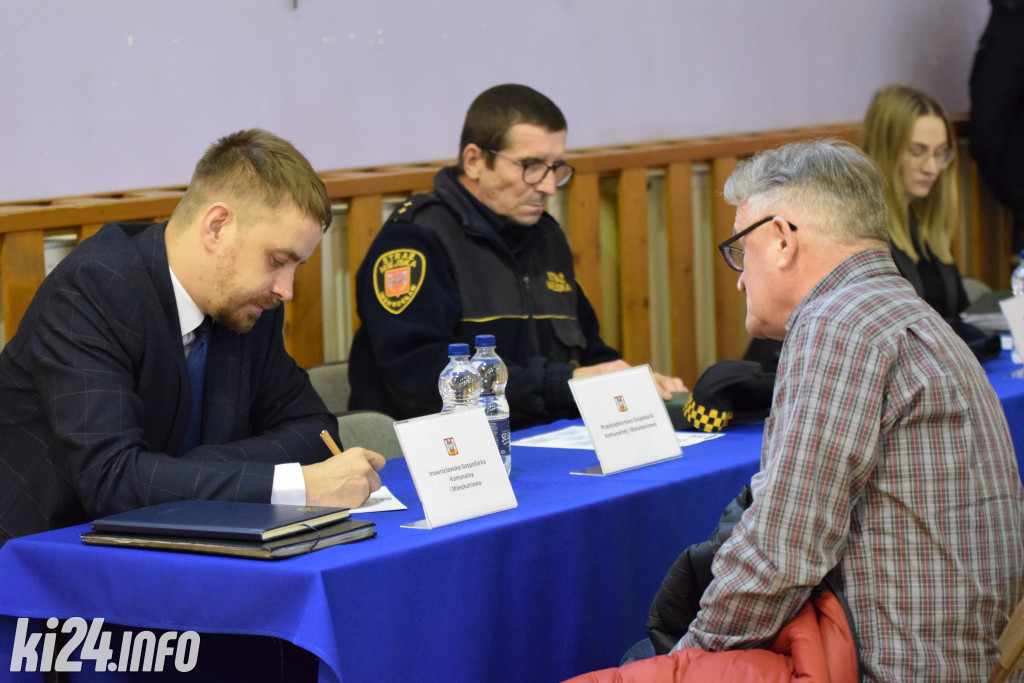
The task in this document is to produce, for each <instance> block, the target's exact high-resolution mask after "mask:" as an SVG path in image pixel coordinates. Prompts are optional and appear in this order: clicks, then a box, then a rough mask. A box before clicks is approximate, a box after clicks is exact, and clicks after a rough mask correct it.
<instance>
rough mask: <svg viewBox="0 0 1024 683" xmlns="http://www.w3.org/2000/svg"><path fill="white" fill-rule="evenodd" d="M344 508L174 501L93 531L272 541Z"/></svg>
mask: <svg viewBox="0 0 1024 683" xmlns="http://www.w3.org/2000/svg"><path fill="white" fill-rule="evenodd" d="M348 514H349V513H348V508H334V507H317V506H309V505H274V504H271V503H236V502H231V501H222V500H178V501H173V502H170V503H160V504H158V505H150V506H147V507H144V508H139V509H137V510H130V511H128V512H121V513H118V514H116V515H110V516H108V517H101V518H100V519H97V520H96V521H94V522H93V523H92V530H93V531H102V532H114V533H120V534H125V533H130V534H145V535H148V536H187V537H189V538H192V539H196V538H207V539H210V538H220V539H232V540H239V541H260V542H263V541H271V540H273V539H276V538H281V537H283V536H290V535H292V534H296V533H301V532H305V531H310V529H311V528H313V529H316V528H318V527H322V526H324V525H327V524H332V523H334V522H337V521H340V520H343V519H347V518H348Z"/></svg>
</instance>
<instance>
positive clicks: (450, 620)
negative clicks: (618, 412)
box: [0, 421, 761, 683]
mask: <svg viewBox="0 0 1024 683" xmlns="http://www.w3.org/2000/svg"><path fill="white" fill-rule="evenodd" d="M568 424H579V422H578V421H576V422H562V423H555V424H554V425H552V426H550V427H545V428H539V429H535V430H527V431H525V432H520V433H517V434H516V437H520V436H525V435H529V434H532V433H537V432H539V431H543V430H547V429H557V428H559V427H562V426H566V425H568ZM760 441H761V426H760V425H756V426H749V427H743V428H738V429H736V430H734V431H731V432H730V433H728V434H726V435H724V436H722V437H720V438H719V439H716V440H714V441H711V442H708V443H705V444H701V445H697V446H693V447H688V448H687V449H685V452H684V456H683V457H682V458H680V459H676V460H672V461H668V462H664V463H659V464H655V465H651V466H648V467H644V468H641V469H637V470H633V471H628V472H621V473H618V474H615V475H613V476H608V477H590V476H580V475H572V474H570V473H569V472H570V470H578V469H581V468H584V467H586V466H588V465H591V464H595V463H596V459H595V456H594V454H593V452H592V451H582V450H554V449H544V448H514V449H513V464H512V477H511V480H512V485H513V489H514V491H515V494H516V498H517V500H518V503H519V506H518V507H517V508H516V509H514V510H509V511H505V512H500V513H496V514H492V515H488V516H485V517H480V518H477V519H472V520H468V521H465V522H460V523H458V524H454V525H451V526H446V527H441V528H438V529H433V530H414V529H402V528H400V525H401V524H403V523H407V522H412V521H416V520H419V519H422V518H423V510H422V507H421V506H420V504H419V500H418V498H417V496H416V492H415V489H414V487H413V484H412V481H411V479H410V478H409V474H408V470H407V468H406V467H405V463H404V461H403V460H401V459H399V460H392V461H389V463H388V465H387V467H386V468H385V469H384V470H383V472H382V474H383V478H384V481H385V483H386V484H387V485H388V487H389V488H390V489H391V491H392V493H394V494H395V495H396V496H397V497H398V498H399V499H400V500H402V501H403V502H404V503H406V504H407V505H408V506H409V509H408V510H406V511H402V512H384V513H377V514H374V515H368V517H369V518H371V519H373V520H375V521H376V522H377V530H378V537H377V538H375V539H372V540H369V541H363V542H359V543H355V544H352V545H348V546H340V547H335V548H328V549H325V550H321V551H317V552H315V553H312V554H310V555H305V556H301V557H295V558H291V559H287V560H283V561H278V562H262V561H256V560H243V559H232V558H220V557H209V556H200V555H187V554H177V553H167V552H157V551H145V550H134V549H120V548H102V547H90V546H84V545H82V544H81V543H80V542H79V536H78V535H79V533H81V532H82V531H84V530H86V528H87V527H86V526H84V525H83V526H79V527H71V528H67V529H60V530H56V531H51V532H46V533H42V534H37V535H34V536H30V537H25V538H20V539H15V540H13V541H10V542H8V543H7V544H6V545H5V546H4V547H3V549H0V576H2V577H3V579H2V584H0V614H7V615H18V616H29V617H39V618H48V617H59V618H65V617H72V616H80V617H83V618H85V619H86V620H89V619H92V618H94V617H103V618H105V619H106V620H107V621H108V622H115V623H119V624H126V625H131V626H140V627H149V628H163V629H170V630H186V629H187V630H194V631H198V632H200V633H243V634H259V635H270V636H276V637H280V638H283V639H286V640H288V641H291V642H292V643H295V644H297V645H299V646H300V647H302V648H304V649H306V650H308V651H310V652H312V653H313V654H315V655H316V656H317V657H319V658H320V659H321V662H322V663H321V667H320V678H321V680H323V681H337V680H341V681H345V682H346V683H352V682H362V681H429V680H438V681H442V680H443V681H488V680H493V681H507V680H523V681H557V680H561V679H564V678H567V677H569V676H572V675H575V674H578V673H582V672H584V671H588V670H591V669H595V668H602V667H606V666H612V665H614V664H617V663H618V660H619V658H620V657H621V655H622V653H623V652H624V651H625V649H626V648H627V647H628V646H629V645H630V644H632V643H633V642H635V641H636V640H638V639H639V638H640V637H642V636H643V635H644V623H645V621H646V612H647V608H648V606H649V605H650V601H651V599H652V598H653V596H654V593H655V592H656V590H657V588H658V586H659V585H660V582H661V580H662V578H663V577H664V574H665V571H666V570H667V569H668V567H669V566H670V565H671V563H672V562H673V560H674V559H675V557H676V555H677V554H678V553H679V552H681V551H682V549H683V548H685V547H686V546H687V545H689V544H691V543H694V542H697V541H700V540H703V539H705V538H707V536H708V535H709V534H710V532H711V530H712V528H713V527H714V525H715V523H716V522H717V520H718V517H719V515H720V513H721V510H722V508H723V507H724V506H725V505H726V504H727V503H728V501H729V500H730V499H731V498H732V497H733V496H734V495H735V494H736V493H737V492H738V491H739V489H740V488H741V487H742V486H743V484H744V483H746V482H747V481H748V480H749V478H750V476H751V475H752V474H753V473H754V472H755V471H756V469H757V464H758V460H759V450H760ZM14 623H15V622H14V620H13V619H6V620H5V621H4V622H3V625H0V662H5V661H6V662H9V661H10V647H11V643H12V642H13V636H12V634H13V629H14ZM5 631H6V633H5ZM202 654H203V653H202V650H201V651H200V659H201V658H202ZM87 666H89V663H87ZM3 668H4V669H6V668H8V667H3ZM88 678H89V677H88V676H87V675H86V674H85V673H83V674H82V675H81V676H80V677H78V678H77V679H78V680H88ZM104 680H109V678H107V677H105V678H104Z"/></svg>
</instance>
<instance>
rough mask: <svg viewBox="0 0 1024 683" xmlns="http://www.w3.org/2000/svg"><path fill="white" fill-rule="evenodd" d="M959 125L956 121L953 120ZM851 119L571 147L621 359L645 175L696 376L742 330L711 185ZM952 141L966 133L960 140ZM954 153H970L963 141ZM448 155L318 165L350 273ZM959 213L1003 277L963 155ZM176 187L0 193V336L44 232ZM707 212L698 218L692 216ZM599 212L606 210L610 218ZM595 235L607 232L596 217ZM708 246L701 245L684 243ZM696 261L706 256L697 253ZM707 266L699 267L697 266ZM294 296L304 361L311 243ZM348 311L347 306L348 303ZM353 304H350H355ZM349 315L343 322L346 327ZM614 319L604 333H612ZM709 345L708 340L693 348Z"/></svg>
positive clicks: (33, 273) (312, 284)
mask: <svg viewBox="0 0 1024 683" xmlns="http://www.w3.org/2000/svg"><path fill="white" fill-rule="evenodd" d="M958 127H959V129H960V130H961V131H963V130H965V126H963V122H962V121H960V122H958ZM856 130H857V125H856V124H840V125H832V126H818V127H812V128H800V129H793V130H779V131H769V132H761V133H754V134H749V135H730V136H721V137H712V138H701V139H689V140H670V141H655V142H648V143H644V144H635V145H619V146H610V147H600V148H593V149H580V150H574V151H573V152H571V153H570V154H569V155H568V160H569V161H570V163H572V164H573V165H574V166H575V167H576V173H575V175H574V176H573V180H572V182H571V183H569V185H568V188H567V189H566V190H564V191H563V192H564V194H563V195H561V196H560V197H559V202H560V203H561V204H562V207H563V209H564V211H563V215H562V219H563V226H564V227H565V229H566V231H567V233H568V236H569V241H570V244H571V245H572V249H573V254H574V257H575V264H576V276H577V279H578V280H579V282H580V284H581V286H582V287H583V289H584V291H586V292H587V294H588V296H589V298H590V299H591V301H592V303H593V304H594V308H595V310H597V311H598V312H599V314H600V313H601V311H602V310H605V306H604V301H605V298H606V297H610V299H609V301H617V302H618V309H617V316H616V319H617V328H616V329H615V330H613V331H607V332H606V336H611V337H612V338H614V339H617V340H618V343H619V346H620V349H621V351H622V353H623V355H624V357H625V358H626V360H628V361H629V362H630V363H633V364H639V363H647V362H651V360H652V348H653V346H655V341H656V340H653V339H652V337H651V329H652V307H651V301H652V295H653V294H655V292H652V291H651V284H650V281H649V277H648V270H649V266H650V264H649V262H648V261H649V258H648V253H649V245H648V240H649V239H650V236H651V235H652V234H655V231H652V226H651V222H652V221H651V220H650V219H649V215H648V214H649V206H650V199H651V198H650V196H649V192H650V191H649V185H650V183H649V180H650V178H651V177H652V176H655V175H657V176H659V177H660V178H661V179H662V183H663V185H662V186H663V188H664V189H663V191H661V192H660V194H659V197H660V201H663V202H664V206H663V211H661V212H659V215H663V216H664V225H661V226H655V227H657V228H660V230H658V231H657V234H664V235H665V238H664V244H660V243H659V244H658V245H656V246H657V249H659V250H660V249H664V250H666V253H667V258H668V263H669V264H670V265H669V268H668V272H667V281H666V282H665V283H663V284H662V285H656V286H657V287H664V288H665V290H666V291H665V292H657V294H659V295H662V294H664V295H667V297H668V321H667V324H668V328H669V330H670V335H669V336H670V342H669V346H670V364H671V367H670V368H668V367H662V368H658V369H659V370H661V371H663V372H672V373H674V374H676V375H678V376H680V377H682V378H683V379H684V380H685V381H686V382H687V383H688V384H690V385H691V386H692V383H693V382H695V381H696V378H697V376H698V375H699V373H700V372H701V371H702V370H703V369H704V367H705V366H706V365H708V364H709V363H710V362H713V361H714V360H718V359H722V358H737V357H740V356H741V355H742V353H743V351H744V349H745V348H746V345H747V343H748V341H749V338H748V336H747V334H746V332H745V330H744V325H743V320H744V315H745V302H744V298H743V296H742V295H741V294H740V293H739V292H737V290H736V275H735V273H734V272H732V271H730V270H729V269H728V268H727V267H726V265H725V264H724V262H723V261H722V259H720V258H718V257H717V252H716V251H715V250H714V246H713V245H714V244H715V243H717V242H719V241H721V240H723V239H725V238H726V237H727V236H728V235H729V234H730V233H731V231H732V223H733V216H734V208H733V207H731V206H728V205H727V204H726V203H725V202H724V200H723V199H722V197H721V188H722V186H723V184H724V182H725V179H726V178H727V177H728V176H729V174H730V173H731V172H732V171H733V170H734V169H735V167H736V164H737V163H738V161H739V160H740V159H742V158H743V157H746V156H749V155H751V154H754V153H756V152H758V151H760V150H763V149H769V148H772V147H776V146H778V145H781V144H784V143H788V142H793V141H797V140H804V139H810V138H822V137H835V138H842V139H846V140H851V141H852V140H853V139H854V137H855V135H856ZM961 144H962V145H963V141H962V143H961ZM961 158H962V159H965V160H966V158H967V155H966V154H964V153H962V154H961ZM445 163H447V162H435V163H424V164H413V165H398V166H387V167H379V168H368V169H355V170H338V171H326V172H323V173H321V176H322V177H323V179H324V182H325V184H326V186H327V190H328V193H329V194H330V196H331V198H332V200H333V201H334V202H335V203H336V204H339V205H344V206H345V207H347V231H346V240H347V254H348V264H347V269H348V277H349V278H352V277H353V274H354V273H355V271H356V269H357V268H358V266H359V263H360V261H361V260H362V257H363V255H364V254H365V253H366V250H367V248H368V247H369V245H370V242H371V241H372V240H373V238H374V236H375V235H376V233H377V231H378V230H379V229H380V226H381V216H382V212H383V209H384V206H385V202H386V201H388V200H390V199H393V198H395V197H404V196H408V195H411V194H413V193H416V192H420V191H424V190H426V189H429V188H430V186H431V183H432V180H433V176H434V174H435V173H436V171H437V169H439V168H440V167H442V166H443V165H445ZM700 173H706V178H707V185H708V187H709V189H710V191H709V192H706V193H703V194H702V193H700V192H697V191H695V190H694V185H695V183H694V178H695V177H696V175H697V174H700ZM609 179H611V181H613V182H614V185H615V188H616V192H615V193H614V206H615V208H614V212H613V214H614V216H613V217H612V218H611V219H610V220H612V221H613V223H614V231H613V232H612V233H611V234H615V235H617V238H616V239H615V240H614V242H613V243H609V240H607V239H605V240H604V241H602V239H601V235H602V230H601V221H602V211H601V208H600V207H601V202H602V201H605V199H606V194H607V192H606V188H607V184H608V180H609ZM961 187H962V194H961V196H962V199H963V202H964V206H965V221H964V224H965V225H967V226H968V229H967V230H966V231H965V233H964V234H963V235H961V237H960V239H959V240H958V242H957V250H956V255H957V259H958V262H959V263H960V265H961V269H962V270H963V271H964V274H965V275H969V276H972V277H975V278H977V279H979V280H981V281H983V282H985V283H987V284H988V285H990V286H993V287H1005V286H1006V284H1005V279H1006V277H1007V274H1008V273H1009V227H1008V220H1007V218H1006V216H1005V214H1004V212H1002V211H1001V209H1000V208H999V207H998V205H997V204H996V203H995V202H994V200H992V199H991V197H990V196H989V195H988V193H987V192H986V191H985V188H984V187H981V185H980V182H979V180H978V175H977V171H976V168H975V166H974V164H973V163H971V162H969V161H968V162H967V163H963V164H961ZM183 191H184V188H183V187H170V188H159V189H150V190H141V191H132V192H123V193H116V194H104V195H93V196H83V197H66V198H60V199H53V200H46V201H28V202H14V203H7V204H0V240H2V241H0V305H2V310H3V319H4V335H5V341H6V339H9V338H10V337H11V336H12V335H13V333H14V330H15V329H16V328H17V325H18V322H19V321H20V319H21V316H22V315H23V313H24V311H25V308H26V307H27V306H28V303H29V301H30V299H31V297H32V295H33V293H34V292H35V290H36V288H37V287H38V286H39V284H40V283H41V282H42V280H43V276H44V254H43V252H44V246H43V244H44V237H45V236H49V235H55V234H72V235H74V236H75V238H76V239H78V240H81V239H84V238H86V237H88V236H89V235H91V234H93V233H94V232H96V230H98V229H99V227H100V226H101V225H102V224H103V223H105V222H107V221H114V220H118V221H123V220H163V219H164V218H166V217H167V216H168V215H170V213H171V211H172V210H173V208H174V206H175V205H176V203H177V201H178V199H179V198H180V196H181V194H182V192H183ZM695 215H698V216H705V217H706V220H695V218H694V216H695ZM604 220H609V219H608V218H607V217H605V218H604ZM603 232H604V234H606V235H607V234H609V232H608V231H607V230H605V231H603ZM695 242H696V243H697V244H703V245H705V246H704V247H703V248H701V249H700V250H699V251H696V250H695V247H694V244H695ZM604 250H613V251H614V252H617V255H618V258H617V262H618V274H617V277H614V276H613V277H609V274H608V273H604V274H602V272H601V263H602V252H603V251H604ZM702 264H703V266H702ZM698 270H702V272H708V273H710V274H711V275H710V277H703V278H700V279H699V280H698V278H697V277H695V272H697V271H698ZM294 291H295V298H294V300H293V301H292V302H290V303H289V304H288V305H287V306H286V328H285V340H286V345H287V347H288V349H289V351H290V352H291V354H292V355H293V356H294V357H295V358H296V360H297V361H298V362H299V364H300V365H303V366H306V367H309V366H311V365H314V364H317V363H320V362H322V361H323V360H324V334H323V331H324V324H325V323H324V315H323V295H324V294H323V286H322V277H321V269H320V250H317V252H316V253H315V254H314V258H313V259H312V260H311V262H310V264H308V265H307V266H305V267H303V268H299V269H298V271H297V275H296V282H295V288H294ZM701 297H704V299H705V300H709V301H712V302H713V306H712V310H711V312H710V313H705V314H703V315H701V314H700V313H699V309H700V308H701V307H700V305H699V302H700V300H701ZM346 309H347V310H351V311H354V310H355V308H354V306H351V307H346ZM350 315H353V316H354V313H351V314H350ZM357 323H358V321H354V324H353V326H352V328H351V329H355V325H356V324H357ZM611 332H614V334H610V333H611ZM702 344H703V346H704V347H705V348H706V347H708V345H709V344H710V347H711V348H712V349H713V352H712V353H710V354H708V353H705V354H703V356H702V355H701V354H700V352H699V348H700V347H701V345H702Z"/></svg>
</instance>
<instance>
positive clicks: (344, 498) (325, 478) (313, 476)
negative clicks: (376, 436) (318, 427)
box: [302, 429, 385, 508]
mask: <svg viewBox="0 0 1024 683" xmlns="http://www.w3.org/2000/svg"><path fill="white" fill-rule="evenodd" d="M320 438H321V439H322V440H323V442H324V443H325V444H327V448H328V450H329V451H330V457H329V458H327V459H326V460H324V461H322V462H318V463H316V464H313V465H304V466H303V467H302V476H303V478H304V479H305V482H306V504H307V505H326V506H331V507H347V508H355V507H359V506H360V505H362V504H363V503H364V502H365V501H366V499H367V498H368V497H369V496H370V494H371V493H372V492H373V491H376V490H377V489H379V488H380V476H379V475H378V474H377V472H378V471H380V470H381V469H382V468H383V467H384V465H385V460H384V457H383V456H382V455H381V454H380V453H375V452H374V451H368V450H366V449H365V448H359V447H358V446H357V447H355V448H348V449H345V450H344V451H343V450H341V449H340V448H338V444H337V443H335V441H334V439H333V438H331V435H330V434H329V433H328V432H327V430H326V429H325V430H324V431H322V432H320Z"/></svg>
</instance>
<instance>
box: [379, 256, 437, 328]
mask: <svg viewBox="0 0 1024 683" xmlns="http://www.w3.org/2000/svg"><path fill="white" fill-rule="evenodd" d="M426 272H427V259H426V258H424V257H423V254H422V253H420V252H418V251H416V250H415V249H392V250H391V251H388V252H385V253H383V254H381V255H380V257H379V258H378V259H377V262H376V263H374V264H373V289H374V292H375V293H376V294H377V301H379V302H380V305H381V306H383V307H384V309H385V310H386V311H388V312H389V313H394V314H395V315H398V314H399V313H401V312H402V311H404V310H405V308H406V306H408V305H409V304H411V303H412V300H413V299H415V298H416V295H417V294H418V293H419V291H420V287H421V286H422V285H423V276H424V275H425V274H426Z"/></svg>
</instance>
